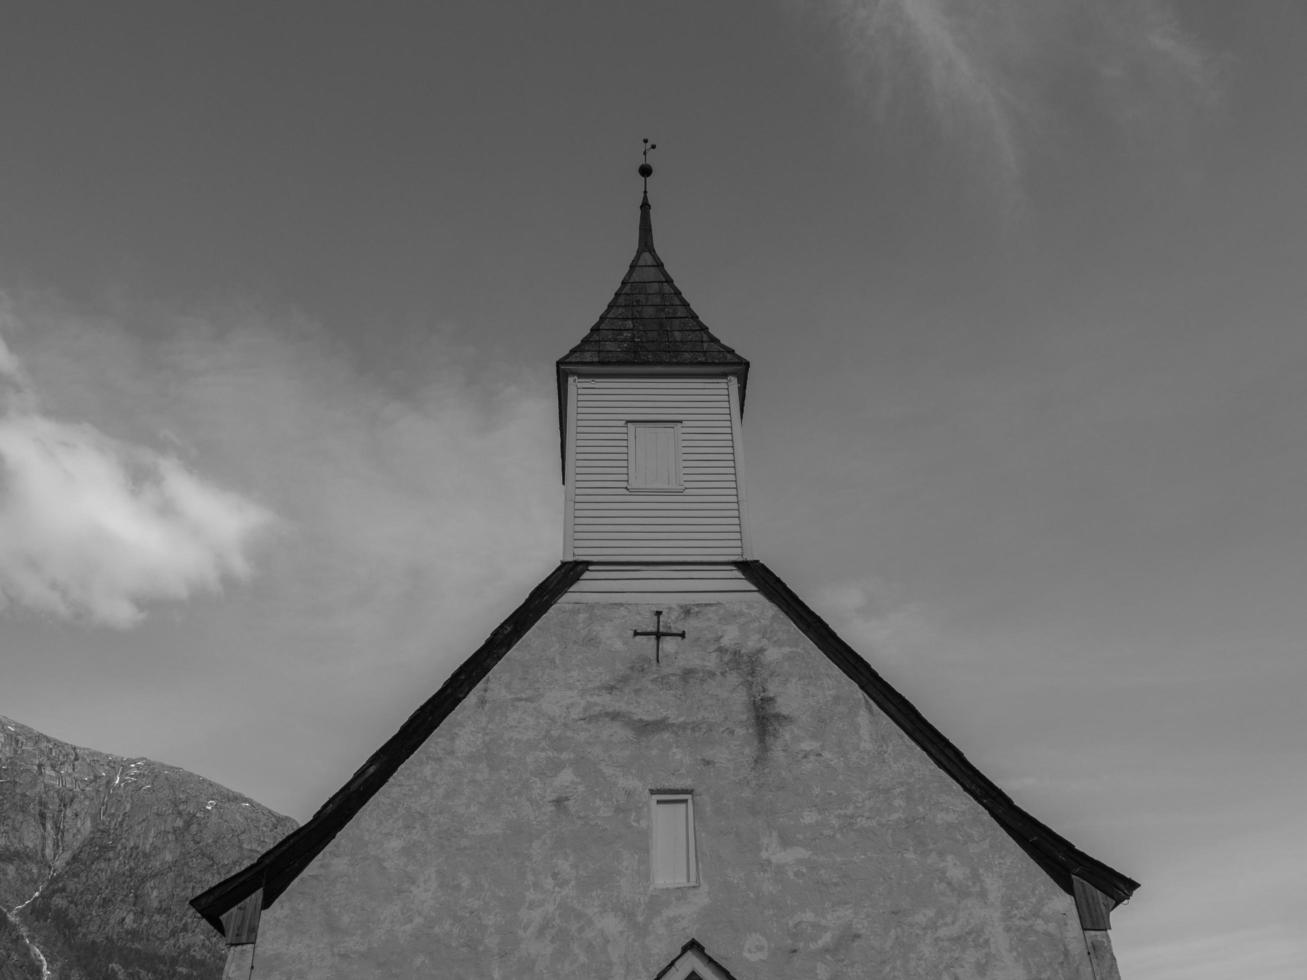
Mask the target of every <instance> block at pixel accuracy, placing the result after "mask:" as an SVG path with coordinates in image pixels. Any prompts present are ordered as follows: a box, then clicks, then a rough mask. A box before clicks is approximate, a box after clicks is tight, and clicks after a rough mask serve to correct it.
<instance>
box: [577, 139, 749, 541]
mask: <svg viewBox="0 0 1307 980" xmlns="http://www.w3.org/2000/svg"><path fill="white" fill-rule="evenodd" d="M648 149H652V146H650V145H648V144H647V141H646V159H645V161H644V163H642V164H641V166H640V176H641V177H642V178H643V180H644V184H645V187H644V192H643V193H642V195H641V199H640V222H639V229H638V234H637V236H636V250H635V255H634V257H633V258H632V259H631V262H630V265H629V266H628V267H627V270H626V275H625V276H623V277H622V281H621V283H620V284H619V285H618V287H617V291H616V292H615V293H614V294H613V298H612V299H611V300H610V301H609V303H608V306H607V307H606V308H605V309H604V311H603V313H602V314H600V316H599V319H598V320H597V321H596V322H595V324H594V325H593V326H592V327H591V328H590V330H589V331H588V332H587V333H586V335H585V336H584V337H582V338H581V341H580V343H578V344H577V345H576V346H575V347H573V348H572V349H571V350H570V351H568V352H567V354H565V355H564V356H563V357H562V358H560V359H559V361H558V364H557V371H558V401H559V405H558V407H559V428H560V434H561V436H562V456H563V481H564V483H565V484H566V485H567V494H568V496H567V499H568V503H569V507H568V515H567V529H568V530H567V535H568V536H567V542H566V543H565V548H564V550H565V552H566V557H568V558H571V557H576V558H589V559H591V560H595V561H603V560H606V559H607V560H627V561H630V560H639V559H645V560H650V561H667V560H678V559H679V560H683V561H718V560H726V561H731V560H738V559H740V558H743V557H748V555H747V551H748V548H747V543H746V541H745V535H744V528H743V520H742V517H741V513H740V496H741V495H740V487H739V476H738V474H739V457H740V452H739V441H740V440H739V429H740V411H741V406H742V405H743V402H744V387H745V382H746V381H747V379H748V373H749V362H748V361H747V360H745V359H744V358H743V357H741V356H740V355H739V354H737V353H736V352H735V351H734V350H733V349H732V348H730V347H728V346H727V345H726V344H724V343H722V342H721V341H720V340H719V339H718V338H717V337H716V336H714V335H713V334H712V332H711V331H709V329H708V328H707V326H705V325H704V322H703V321H702V320H701V319H699V315H698V314H697V313H695V312H694V310H693V309H692V308H691V306H690V304H689V302H688V301H687V300H686V299H685V297H684V296H683V295H682V294H681V291H680V290H679V289H678V288H677V287H676V283H675V282H673V281H672V277H671V275H670V274H669V273H668V271H667V268H666V266H664V265H663V261H662V259H661V258H660V257H659V255H658V252H657V251H656V250H655V248H654V240H653V219H652V210H653V209H652V207H651V205H650V203H649V192H648V180H649V177H650V176H652V174H653V168H652V167H651V166H650V165H649V163H648V159H647V152H648ZM578 440H580V441H581V444H580V445H578ZM705 514H707V515H708V520H707V522H706V523H705V517H704V515H705ZM714 518H715V519H714ZM642 521H644V522H647V523H645V524H641V523H639V522H642Z"/></svg>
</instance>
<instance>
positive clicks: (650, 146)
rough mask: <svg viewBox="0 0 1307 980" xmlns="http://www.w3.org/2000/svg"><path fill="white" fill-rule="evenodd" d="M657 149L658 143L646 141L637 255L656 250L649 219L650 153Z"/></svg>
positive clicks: (642, 169)
mask: <svg viewBox="0 0 1307 980" xmlns="http://www.w3.org/2000/svg"><path fill="white" fill-rule="evenodd" d="M656 149H658V144H657V143H650V142H649V141H648V140H645V141H644V150H643V156H644V162H643V163H641V164H640V176H641V177H642V178H643V179H644V194H643V195H642V196H641V198H640V237H639V240H638V241H637V242H636V245H635V251H636V253H637V255H638V254H639V253H640V252H653V250H654V243H653V221H652V219H651V218H650V217H649V212H650V211H651V210H652V208H650V206H649V178H650V177H652V176H653V167H652V166H650V164H649V151H650V150H656ZM655 254H656V253H655Z"/></svg>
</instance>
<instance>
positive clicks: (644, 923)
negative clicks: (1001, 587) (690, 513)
mask: <svg viewBox="0 0 1307 980" xmlns="http://www.w3.org/2000/svg"><path fill="white" fill-rule="evenodd" d="M649 613H650V608H649V607H648V606H647V605H643V604H627V605H623V604H559V605H557V606H555V607H554V608H553V609H552V610H550V611H549V613H547V614H546V615H545V616H544V618H542V619H541V621H540V622H539V623H538V624H537V625H536V626H535V627H534V628H533V629H532V630H531V631H530V632H529V633H528V634H527V635H526V636H525V637H524V638H523V640H522V641H521V642H520V643H519V644H518V646H517V647H516V648H514V649H513V650H512V651H511V652H510V653H509V654H508V655H507V656H506V657H505V658H504V660H503V661H502V662H501V663H500V664H499V665H498V666H497V667H496V668H495V670H493V671H492V672H491V674H490V676H489V677H488V678H487V679H486V681H485V682H484V683H483V685H482V688H481V689H480V690H479V691H478V692H476V693H475V694H474V695H473V696H471V697H469V698H467V699H466V700H465V701H464V702H463V704H461V705H460V706H459V707H458V708H457V709H456V710H455V711H454V713H453V714H452V715H451V716H450V717H449V718H448V719H447V720H446V721H445V723H444V725H443V726H442V727H441V728H440V729H439V730H438V731H437V732H436V733H435V734H434V735H433V736H432V737H431V738H430V739H428V741H427V743H426V744H425V745H423V746H422V748H420V749H419V750H418V751H417V752H416V753H415V754H414V755H413V756H412V757H411V758H410V759H409V760H408V761H407V762H406V763H405V764H404V766H403V767H402V768H401V769H400V770H399V772H397V773H396V775H395V776H394V777H393V778H392V779H391V781H390V782H389V783H388V784H387V785H386V786H385V787H384V788H383V789H382V790H381V791H380V792H379V793H378V794H377V795H376V796H375V797H374V798H373V799H372V800H371V801H369V803H368V804H367V805H366V806H365V807H364V808H363V810H362V811H360V813H359V814H358V816H357V817H356V818H355V819H354V821H353V822H352V823H351V824H350V825H349V826H348V827H346V828H345V829H344V830H343V831H342V832H341V833H340V835H339V836H338V837H337V838H336V839H335V840H334V841H333V842H332V843H331V844H330V845H328V847H327V848H326V849H325V850H324V851H323V853H322V854H321V855H320V856H319V857H318V859H317V860H316V861H315V862H314V863H313V865H311V866H310V867H309V868H308V869H307V870H306V871H305V872H304V873H303V874H302V875H301V876H300V877H299V879H297V880H296V881H295V883H294V884H292V885H291V887H290V888H289V889H288V890H287V891H286V893H285V894H283V895H282V896H281V898H280V899H279V900H278V902H277V903H276V904H275V905H274V906H273V907H272V908H271V909H269V910H267V911H266V912H265V913H264V917H263V922H262V926H261V928H260V934H259V941H258V948H257V952H256V954H255V973H254V975H255V977H257V978H260V980H291V978H303V977H310V976H311V977H315V978H323V980H330V978H342V980H344V978H349V980H359V978H366V977H388V978H389V977H396V976H405V977H416V976H432V977H442V978H479V980H483V978H489V980H520V978H522V977H538V978H551V977H557V978H560V980H562V978H568V980H571V978H595V980H601V978H602V980H608V978H614V977H617V978H632V980H651V978H652V977H653V976H654V974H656V973H657V972H658V970H659V969H661V968H662V967H663V966H664V965H665V964H666V963H667V962H668V961H669V960H670V959H671V958H672V957H673V956H675V955H676V953H677V952H678V951H679V950H680V948H681V946H682V945H683V944H684V943H685V942H686V941H687V940H688V939H690V938H691V937H694V938H697V939H698V940H699V941H700V942H702V943H703V944H704V946H705V947H706V949H707V950H708V952H709V953H710V954H711V955H712V956H713V957H714V958H716V959H717V960H718V961H720V962H721V963H722V965H723V966H725V967H726V968H727V969H729V970H730V971H731V972H732V973H733V974H734V975H735V976H736V977H737V978H738V980H781V978H784V980H793V978H806V977H813V978H836V977H884V978H904V980H911V978H922V980H926V978H929V980H940V978H949V980H968V978H977V980H978V978H985V980H1061V978H1066V980H1093V974H1092V970H1091V966H1090V963H1089V959H1088V954H1087V951H1086V946H1085V940H1084V937H1083V934H1082V933H1081V931H1080V928H1079V923H1078V919H1077V916H1076V913H1075V908H1074V903H1073V901H1072V899H1071V898H1070V896H1068V895H1066V894H1065V893H1064V892H1062V891H1061V890H1060V889H1059V888H1058V887H1057V886H1056V885H1055V884H1054V883H1053V882H1052V881H1051V880H1050V879H1049V878H1048V877H1047V876H1046V875H1045V874H1044V872H1043V871H1042V870H1040V869H1039V867H1038V866H1037V865H1035V864H1034V862H1033V861H1031V860H1030V859H1029V858H1028V857H1027V856H1026V855H1025V854H1024V853H1023V852H1022V851H1021V850H1020V848H1018V847H1017V845H1016V844H1015V843H1014V842H1013V841H1012V840H1011V839H1010V838H1009V837H1008V836H1007V835H1006V834H1005V833H1004V832H1003V831H1002V830H1001V829H1000V828H999V827H998V826H997V825H996V824H995V823H994V822H993V821H992V819H991V818H990V817H989V816H988V814H986V813H985V812H984V811H983V810H982V809H981V808H980V807H979V806H978V805H977V804H976V803H975V802H974V801H973V800H972V799H971V798H970V797H968V796H967V795H966V794H965V793H963V792H962V790H960V789H959V788H958V787H957V786H956V785H955V784H954V783H953V782H952V781H951V780H950V779H949V778H948V777H947V776H946V775H944V774H943V773H942V772H940V771H939V770H938V769H937V768H936V767H935V766H934V764H933V763H931V762H930V760H929V759H928V758H927V757H926V756H925V755H924V753H922V751H921V750H920V749H919V748H917V746H916V745H914V744H913V743H912V742H911V741H910V740H909V739H908V738H907V737H906V736H905V735H904V734H903V733H902V732H901V731H900V730H899V729H898V728H897V727H896V726H895V725H894V724H893V723H892V722H890V721H888V720H887V719H886V718H885V717H884V716H883V715H882V714H881V713H880V712H879V710H878V709H877V708H876V707H875V706H874V705H872V704H871V703H870V702H869V701H868V700H867V699H866V698H865V697H864V695H863V694H862V693H861V691H859V690H858V689H857V687H855V686H854V685H853V683H852V682H851V681H849V680H848V679H847V678H846V677H845V676H844V675H843V674H842V673H840V672H839V671H838V669H836V668H835V667H834V666H833V665H832V664H831V663H830V662H829V661H828V660H827V659H826V657H825V656H824V655H823V654H821V653H820V652H819V651H818V650H817V649H816V648H815V647H813V646H812V644H811V643H810V642H809V641H808V640H807V639H806V638H805V637H803V636H802V634H800V633H799V632H798V630H796V629H795V628H794V626H793V625H792V624H791V623H790V622H789V620H788V619H787V618H786V617H785V616H784V615H783V614H782V613H780V612H779V611H778V610H776V609H775V608H774V607H772V606H771V605H770V604H769V603H768V602H766V600H764V599H762V598H760V597H755V598H751V599H746V600H742V601H737V602H732V603H721V604H705V605H684V606H677V607H671V608H669V609H668V610H667V613H666V615H665V617H664V622H665V624H666V626H667V628H670V629H678V630H679V629H684V630H685V631H686V633H687V635H686V638H685V639H684V640H676V639H673V640H670V641H664V645H663V653H662V662H661V663H660V664H655V663H654V656H653V644H652V641H650V640H648V639H647V638H633V637H632V636H631V630H632V628H643V627H644V625H645V624H647V622H648V620H649ZM943 721H944V723H945V724H944V727H945V728H946V729H947V719H944V720H943ZM665 787H677V788H682V787H687V788H691V789H692V790H693V791H694V807H695V826H696V844H697V848H698V868H699V878H700V883H699V884H698V885H697V886H694V887H685V888H658V889H654V888H653V887H651V882H650V868H649V825H648V821H649V792H650V790H651V789H656V788H665Z"/></svg>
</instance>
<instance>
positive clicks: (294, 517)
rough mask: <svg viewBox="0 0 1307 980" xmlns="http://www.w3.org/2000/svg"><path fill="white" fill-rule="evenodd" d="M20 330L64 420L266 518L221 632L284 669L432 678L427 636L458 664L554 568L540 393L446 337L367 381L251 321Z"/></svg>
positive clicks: (551, 488)
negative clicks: (243, 638)
mask: <svg viewBox="0 0 1307 980" xmlns="http://www.w3.org/2000/svg"><path fill="white" fill-rule="evenodd" d="M23 313H24V321H25V327H26V329H25V335H24V344H23V352H24V358H23V362H24V363H23V368H24V369H25V370H26V371H27V372H28V373H29V374H31V375H32V376H33V377H35V378H38V379H39V381H40V387H41V391H42V395H43V397H45V398H47V399H48V400H50V401H53V402H57V403H58V404H59V405H60V407H61V412H62V413H63V414H67V415H72V416H74V417H79V418H94V419H97V420H112V421H113V427H114V431H115V432H116V433H133V434H134V436H133V438H134V441H136V442H140V443H148V444H151V445H157V446H161V447H166V448H167V450H168V451H169V452H170V453H171V454H172V455H170V456H168V457H167V458H168V459H171V460H173V461H174V462H175V463H176V465H177V466H181V465H182V464H181V463H180V462H177V461H178V460H179V459H186V460H188V461H193V460H195V459H203V460H204V461H205V466H206V469H208V470H209V471H210V472H211V473H215V474H221V475H222V478H223V481H224V483H225V485H227V486H235V487H241V488H242V489H243V492H244V493H246V494H248V495H250V496H252V497H253V498H254V499H257V500H258V501H260V502H261V506H263V507H264V508H266V510H268V511H270V512H275V513H276V514H277V515H278V517H277V520H276V525H275V527H276V532H277V533H276V536H275V547H267V548H264V549H262V550H261V551H260V553H259V578H258V587H257V588H255V589H250V590H246V591H245V592H243V593H242V594H241V596H240V598H239V602H240V608H239V609H236V608H232V609H231V612H232V613H233V614H234V615H233V617H231V620H230V621H232V622H241V623H243V624H244V625H245V628H249V629H251V630H257V631H258V632H259V635H260V636H261V637H263V639H262V640H261V641H260V642H262V643H266V644H272V645H276V646H278V650H279V654H280V656H282V657H291V658H298V657H312V658H314V659H315V660H316V662H317V663H318V664H319V665H320V666H321V665H325V664H327V663H332V664H334V665H335V667H336V668H337V669H339V670H340V671H345V672H350V671H362V670H371V669H373V668H374V665H375V663H376V661H375V660H374V659H370V658H369V657H360V656H358V652H359V651H360V650H381V649H384V650H385V651H386V652H385V654H384V656H385V657H386V658H387V661H388V662H390V663H395V662H398V661H403V660H406V659H407V660H409V661H412V662H419V661H421V662H426V661H427V660H429V658H430V655H431V646H432V643H433V638H435V637H438V638H439V643H440V646H441V647H442V648H443V647H444V646H445V645H446V644H448V645H449V647H450V648H451V649H452V650H454V651H457V652H460V653H466V650H467V649H470V648H472V647H471V646H469V644H472V645H473V646H474V645H475V643H476V642H479V641H480V640H481V639H484V636H482V635H478V631H484V630H485V629H486V628H487V627H486V626H485V623H486V622H487V618H486V617H489V618H491V619H493V617H494V616H495V615H496V614H503V613H506V612H507V611H508V609H509V608H511V605H512V604H515V602H516V601H519V600H520V599H521V597H522V595H524V594H525V591H526V590H527V589H529V588H530V586H531V585H533V584H534V582H535V580H536V579H538V578H539V577H541V575H542V574H543V573H544V571H545V570H547V568H548V566H549V562H550V561H551V560H557V558H558V555H559V548H560V542H561V529H560V527H559V521H560V518H561V502H560V499H558V498H560V497H561V492H560V491H559V490H558V489H557V488H558V486H559V481H558V472H557V466H558V464H557V441H556V440H557V433H556V419H557V410H556V407H555V404H554V401H553V398H552V393H551V392H550V391H549V390H548V383H549V382H550V381H551V380H552V378H551V377H549V376H548V375H546V374H540V375H539V376H538V377H534V376H533V377H528V376H525V375H523V374H521V373H520V372H519V371H518V370H517V369H515V368H510V367H507V366H505V365H502V364H498V363H485V362H484V359H483V358H482V355H481V354H480V353H479V352H478V350H477V349H475V348H470V347H467V346H464V345H460V344H459V343H457V342H456V340H455V338H456V331H454V330H453V329H451V328H445V327H433V328H431V329H429V330H424V331H422V332H421V336H420V338H418V339H413V337H412V334H413V333H414V332H409V333H407V334H405V336H407V337H409V340H408V341H405V340H403V339H400V340H396V339H395V335H393V334H392V335H388V337H389V338H390V339H388V340H387V342H386V344H385V351H384V358H383V359H382V358H379V360H380V361H382V363H381V364H380V366H378V364H377V363H371V364H370V363H368V361H367V358H366V356H362V355H360V353H359V347H350V346H348V345H347V344H345V343H343V342H342V338H341V336H340V335H337V334H334V333H332V332H331V331H329V330H328V329H326V328H325V327H324V326H323V325H322V324H320V323H316V322H313V321H311V320H309V319H307V318H305V317H303V316H301V315H299V314H296V313H294V312H293V311H272V312H270V311H266V310H263V309H260V308H258V307H256V306H251V305H249V304H245V305H236V304H225V305H220V306H216V307H213V308H209V309H205V310H201V311H195V312H189V313H186V314H180V313H177V312H176V311H172V310H162V311H160V310H157V309H149V308H147V306H146V305H145V304H139V303H133V304H130V305H129V306H128V307H127V308H125V309H117V310H114V311H112V312H111V313H105V312H103V311H99V312H97V313H96V315H95V316H89V315H86V314H82V313H79V312H76V311H70V310H68V309H67V308H65V307H63V306H60V305H59V304H58V303H57V302H56V301H53V300H50V299H48V298H42V299H40V300H30V301H28V302H27V304H26V306H25V307H24V311H23ZM382 331H384V328H383V327H380V326H373V327H369V336H373V335H375V334H379V333H380V332H382ZM359 346H360V347H363V348H366V347H367V345H366V344H363V345H359ZM401 347H402V348H403V349H400V348H401ZM138 479H139V477H138ZM259 536H260V535H259V533H258V529H257V528H256V529H254V532H253V535H252V536H250V537H249V538H248V540H250V541H254V540H257V538H258V537H259ZM265 536H266V535H265ZM215 553H219V554H225V555H227V556H230V557H232V558H233V559H234V558H235V556H237V555H246V554H247V551H246V550H245V549H244V548H241V549H234V550H230V551H228V552H215ZM247 561H248V559H247ZM223 567H224V568H225V570H226V571H227V572H228V573H230V574H233V575H235V574H236V572H237V566H236V565H235V564H234V563H228V564H226V565H225V566H223ZM505 602H508V603H509V606H508V608H503V603H505ZM336 683H339V680H337V681H336Z"/></svg>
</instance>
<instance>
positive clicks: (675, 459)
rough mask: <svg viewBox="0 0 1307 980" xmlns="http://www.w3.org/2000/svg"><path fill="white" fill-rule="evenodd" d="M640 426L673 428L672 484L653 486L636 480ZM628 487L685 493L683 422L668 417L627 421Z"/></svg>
mask: <svg viewBox="0 0 1307 980" xmlns="http://www.w3.org/2000/svg"><path fill="white" fill-rule="evenodd" d="M639 428H650V429H671V430H672V467H673V473H672V485H671V486H667V487H651V486H648V485H645V484H641V483H636V480H635V433H636V430H637V429H639ZM626 489H627V490H634V491H637V492H639V493H683V492H684V491H685V480H684V477H683V476H682V473H681V423H680V422H672V421H668V420H666V419H639V420H635V421H631V422H627V423H626Z"/></svg>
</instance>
